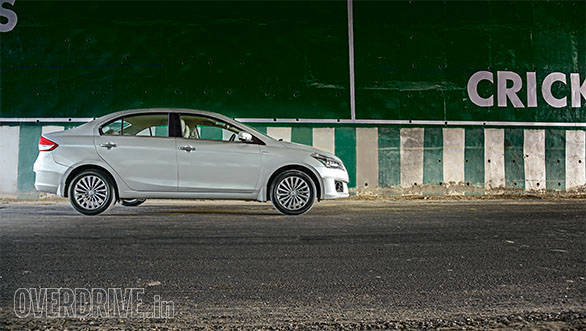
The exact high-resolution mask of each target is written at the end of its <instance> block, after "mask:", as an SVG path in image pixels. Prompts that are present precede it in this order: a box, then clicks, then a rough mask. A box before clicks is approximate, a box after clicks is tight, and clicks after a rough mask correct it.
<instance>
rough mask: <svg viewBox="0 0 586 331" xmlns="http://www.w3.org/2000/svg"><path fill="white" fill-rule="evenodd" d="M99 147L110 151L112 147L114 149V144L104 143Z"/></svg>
mask: <svg viewBox="0 0 586 331" xmlns="http://www.w3.org/2000/svg"><path fill="white" fill-rule="evenodd" d="M100 147H105V148H107V149H110V148H112V147H116V144H115V143H105V144H101V145H100Z"/></svg>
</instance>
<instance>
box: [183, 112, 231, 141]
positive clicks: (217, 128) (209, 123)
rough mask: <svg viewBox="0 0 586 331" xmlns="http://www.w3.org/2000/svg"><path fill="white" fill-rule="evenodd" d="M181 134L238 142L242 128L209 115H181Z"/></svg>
mask: <svg viewBox="0 0 586 331" xmlns="http://www.w3.org/2000/svg"><path fill="white" fill-rule="evenodd" d="M180 121H181V135H182V136H183V138H186V139H205V140H217V141H234V142H238V132H240V129H238V128H236V127H234V126H232V125H230V124H228V123H225V122H222V121H220V120H216V119H213V118H209V117H204V116H197V115H181V118H180Z"/></svg>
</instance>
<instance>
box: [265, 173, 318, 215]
mask: <svg viewBox="0 0 586 331" xmlns="http://www.w3.org/2000/svg"><path fill="white" fill-rule="evenodd" d="M315 191H316V190H315V184H314V182H313V180H311V178H310V177H309V176H308V175H307V174H306V173H304V172H303V171H299V170H286V171H283V172H282V173H280V174H279V175H277V177H275V179H274V180H273V182H272V184H271V202H272V203H273V206H274V207H275V209H277V210H278V211H279V212H281V213H283V214H285V215H301V214H303V213H306V212H308V211H309V210H310V209H311V207H313V204H314V202H315ZM300 201H301V203H300Z"/></svg>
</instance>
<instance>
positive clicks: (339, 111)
mask: <svg viewBox="0 0 586 331" xmlns="http://www.w3.org/2000/svg"><path fill="white" fill-rule="evenodd" d="M353 8H354V40H355V43H354V49H355V75H356V80H355V82H356V114H357V118H359V119H390V120H397V119H405V120H446V121H454V120H472V121H501V120H502V121H525V122H532V121H540V122H541V121H546V122H572V123H574V122H584V121H585V119H586V100H582V101H583V102H582V106H581V107H580V108H571V106H568V107H565V108H553V107H551V106H549V105H548V104H547V103H546V102H545V101H544V100H543V97H542V96H541V93H540V92H539V93H537V94H538V100H537V101H538V106H537V107H529V108H527V107H526V108H519V109H515V108H512V107H510V106H509V107H505V108H499V107H496V106H495V107H486V108H485V107H478V106H476V105H474V104H473V103H472V102H471V101H470V100H469V98H468V95H467V91H466V83H467V81H468V79H469V77H470V76H471V75H472V74H473V73H474V72H477V71H490V72H492V73H494V74H495V76H496V72H497V71H505V70H508V71H514V72H517V73H518V74H519V75H520V76H521V77H523V83H524V84H523V88H522V89H521V91H520V92H519V96H520V98H521V100H523V103H525V104H526V93H527V91H526V86H527V84H526V82H525V73H526V72H536V74H537V82H538V89H539V87H540V85H539V84H541V82H542V80H543V78H544V77H545V76H546V75H547V74H549V73H551V72H555V71H558V72H562V73H565V74H566V75H567V76H568V84H566V85H563V84H561V83H556V84H554V85H553V94H554V95H556V96H558V97H561V96H569V93H570V91H569V74H570V73H579V74H580V80H581V81H584V80H585V79H586V2H584V1H550V2H545V1H491V2H487V1H468V2H459V1H447V2H439V1H390V2H363V1H355V2H354V6H353ZM11 9H12V10H14V11H15V12H16V13H17V15H18V24H17V26H16V28H15V29H14V30H12V31H10V32H7V33H0V67H1V71H0V79H1V80H0V85H1V89H0V117H33V118H34V117H95V116H99V115H103V114H106V113H109V112H113V111H117V110H121V109H128V108H141V107H189V108H199V109H207V110H211V111H216V112H220V113H223V114H226V115H228V116H233V117H263V118H330V119H331V118H334V119H335V118H349V117H350V105H349V100H350V96H349V65H348V58H349V57H348V35H347V33H348V25H347V8H346V2H345V1H337V2H281V1H273V2H198V1H193V2H190V1H83V2H81V1H50V2H49V1H23V0H17V1H16V3H15V5H14V6H13V7H11ZM495 78H496V77H495ZM495 85H496V82H495V84H489V83H486V82H484V83H481V84H480V85H479V90H480V94H482V95H484V96H487V95H489V94H496V91H495ZM494 97H495V102H496V95H495V96H494ZM436 177H437V176H435V175H432V179H430V180H432V181H438V180H440V179H439V178H436ZM389 180H392V179H389Z"/></svg>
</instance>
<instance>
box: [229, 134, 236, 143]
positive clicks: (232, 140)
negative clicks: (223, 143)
mask: <svg viewBox="0 0 586 331" xmlns="http://www.w3.org/2000/svg"><path fill="white" fill-rule="evenodd" d="M234 139H236V134H235V133H232V135H231V136H230V139H229V140H228V141H229V142H234Z"/></svg>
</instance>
